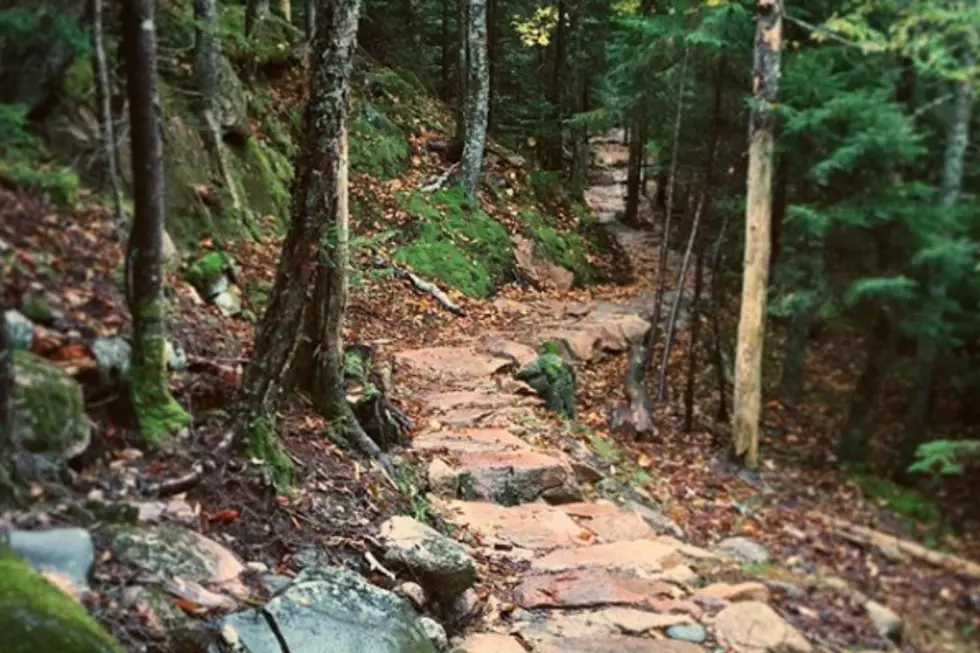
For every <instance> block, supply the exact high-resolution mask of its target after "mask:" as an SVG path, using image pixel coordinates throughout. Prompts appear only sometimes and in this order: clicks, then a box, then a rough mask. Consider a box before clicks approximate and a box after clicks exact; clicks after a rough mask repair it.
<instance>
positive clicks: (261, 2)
mask: <svg viewBox="0 0 980 653" xmlns="http://www.w3.org/2000/svg"><path fill="white" fill-rule="evenodd" d="M268 15H269V0H247V2H246V3H245V36H251V35H252V30H254V29H255V26H256V25H257V24H258V23H259V22H261V21H262V19H264V18H265V17H266V16H268Z"/></svg>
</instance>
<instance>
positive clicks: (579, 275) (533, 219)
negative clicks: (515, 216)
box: [520, 211, 595, 284]
mask: <svg viewBox="0 0 980 653" xmlns="http://www.w3.org/2000/svg"><path fill="white" fill-rule="evenodd" d="M520 217H521V220H522V221H523V222H524V224H525V225H526V226H527V232H528V235H529V236H530V237H531V239H532V240H534V241H535V245H536V248H537V253H538V254H539V255H543V256H544V257H545V258H547V259H549V260H551V261H553V262H555V263H557V264H558V265H560V266H562V267H563V268H566V269H568V270H571V271H572V272H574V273H575V280H576V281H577V282H578V283H580V284H587V283H589V282H591V281H592V280H593V279H594V278H595V269H594V268H593V267H592V264H591V263H590V262H589V257H588V253H589V248H590V243H589V241H588V240H587V239H586V238H585V237H584V236H582V235H581V234H579V233H577V232H574V231H571V232H561V231H558V229H556V228H555V227H553V226H551V225H550V224H548V223H547V221H546V220H545V219H544V218H543V217H542V216H541V215H540V214H539V213H537V212H535V211H523V212H521V214H520Z"/></svg>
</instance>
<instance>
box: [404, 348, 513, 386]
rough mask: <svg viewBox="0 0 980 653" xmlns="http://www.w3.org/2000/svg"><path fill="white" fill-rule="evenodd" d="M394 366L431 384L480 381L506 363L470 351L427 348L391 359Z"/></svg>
mask: <svg viewBox="0 0 980 653" xmlns="http://www.w3.org/2000/svg"><path fill="white" fill-rule="evenodd" d="M394 359H395V365H396V366H397V367H398V368H405V369H407V370H409V371H410V372H412V373H414V374H417V375H419V376H422V377H426V378H429V379H432V380H440V381H466V380H472V379H484V378H486V377H488V376H490V375H491V374H493V373H494V372H496V371H498V370H500V369H501V368H503V367H506V366H507V365H508V364H510V361H509V360H507V359H506V358H497V357H494V356H491V355H490V354H487V353H484V352H481V351H479V350H477V349H476V348H474V347H429V348H426V349H414V350H411V351H402V352H398V353H397V354H395V355H394Z"/></svg>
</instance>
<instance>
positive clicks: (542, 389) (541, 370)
mask: <svg viewBox="0 0 980 653" xmlns="http://www.w3.org/2000/svg"><path fill="white" fill-rule="evenodd" d="M514 378H516V379H517V380H518V381H524V382H525V383H527V384H528V385H529V386H531V387H532V388H533V389H534V391H535V392H537V393H538V394H539V395H541V397H542V398H543V399H544V400H545V404H546V405H547V406H548V408H550V409H551V410H553V411H555V412H558V413H561V414H563V415H565V416H566V417H568V418H571V419H574V417H575V371H574V370H573V369H572V368H571V367H570V366H569V365H568V363H566V362H565V361H564V360H562V358H561V356H558V355H557V354H553V353H548V352H545V353H543V354H541V355H540V356H538V357H537V358H536V359H535V360H533V361H531V362H530V363H528V364H527V365H525V366H524V367H522V368H521V369H520V370H518V372H517V373H516V374H515V375H514Z"/></svg>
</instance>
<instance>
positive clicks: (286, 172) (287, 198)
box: [243, 137, 293, 229]
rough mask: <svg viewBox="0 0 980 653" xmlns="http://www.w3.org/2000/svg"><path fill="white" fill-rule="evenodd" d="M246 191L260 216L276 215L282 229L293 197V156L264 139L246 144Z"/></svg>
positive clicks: (253, 138) (253, 207)
mask: <svg viewBox="0 0 980 653" xmlns="http://www.w3.org/2000/svg"><path fill="white" fill-rule="evenodd" d="M245 166H246V170H245V180H244V181H245V183H244V184H243V190H244V192H245V194H246V196H247V197H248V204H249V206H250V207H251V208H252V209H253V210H254V211H255V212H256V213H258V214H260V215H269V214H271V215H273V216H274V217H275V218H276V225H277V227H279V228H280V229H281V228H283V227H285V225H287V224H288V223H289V215H290V212H291V210H292V204H293V198H292V193H291V192H290V188H289V186H290V184H291V183H292V180H293V165H292V163H290V161H289V159H288V158H286V157H285V156H283V155H282V154H281V153H279V152H278V151H276V149H275V148H273V147H270V146H269V145H268V144H267V143H266V142H265V141H263V140H262V139H260V138H256V137H252V138H249V139H248V142H247V144H246V157H245Z"/></svg>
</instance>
